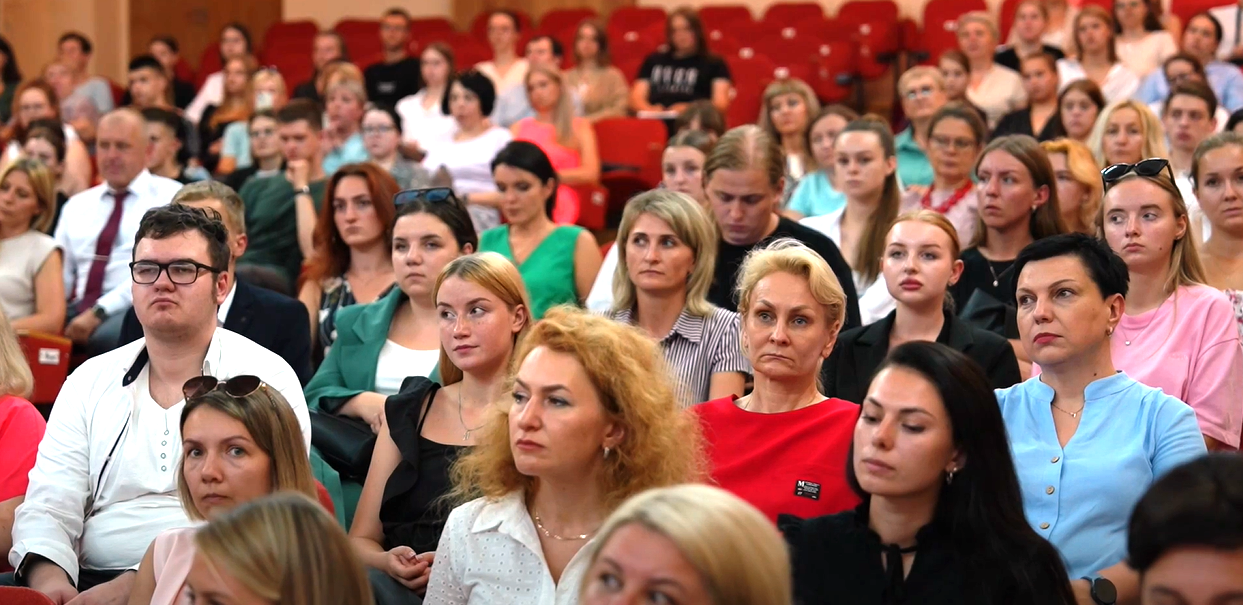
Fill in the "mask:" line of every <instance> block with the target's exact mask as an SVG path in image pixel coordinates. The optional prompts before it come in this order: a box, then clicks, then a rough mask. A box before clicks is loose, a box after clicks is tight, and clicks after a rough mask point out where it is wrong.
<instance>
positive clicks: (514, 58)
mask: <svg viewBox="0 0 1243 605" xmlns="http://www.w3.org/2000/svg"><path fill="white" fill-rule="evenodd" d="M521 33H522V24H521V23H520V22H519V21H518V15H516V14H514V13H513V12H510V11H507V10H498V11H493V13H492V16H490V17H488V45H489V46H491V47H492V60H491V61H484V62H482V63H479V64H478V65H476V66H475V69H476V70H478V72H479V73H481V74H483V75H485V76H487V78H488V79H489V80H491V81H492V86H493V88H495V89H496V96H497V97H501V96H503V95H504V94H505V93H506V92H508V91H509V89H511V88H515V87H519V86H522V83H523V81H524V80H526V77H527V68H528V67H530V65H529V64H528V63H527V60H526V59H524V58H522V57H519V56H518V36H519V35H520V34H521ZM445 113H449V112H447V111H446V112H445ZM491 113H492V112H490V111H489V112H486V114H488V115H490V114H491Z"/></svg>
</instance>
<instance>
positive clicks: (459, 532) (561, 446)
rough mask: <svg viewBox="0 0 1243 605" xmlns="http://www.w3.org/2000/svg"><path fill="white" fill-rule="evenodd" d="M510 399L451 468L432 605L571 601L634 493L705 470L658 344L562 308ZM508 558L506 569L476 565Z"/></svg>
mask: <svg viewBox="0 0 1243 605" xmlns="http://www.w3.org/2000/svg"><path fill="white" fill-rule="evenodd" d="M515 359H516V360H518V366H517V368H518V369H517V371H516V373H515V374H514V376H513V379H512V387H511V388H510V393H509V396H510V397H511V401H512V402H511V403H508V404H506V405H504V406H503V407H504V408H505V409H503V410H498V411H497V413H495V414H494V415H493V417H492V419H491V420H490V421H489V422H488V424H487V425H486V427H485V428H484V429H482V431H483V434H482V435H481V437H480V439H479V442H478V445H476V446H475V448H474V449H473V450H472V451H471V452H470V453H468V454H466V455H464V456H463V457H461V458H459V459H458V461H457V463H456V464H455V465H454V468H453V483H454V490H453V492H452V493H451V495H450V497H451V498H454V499H455V500H457V501H466V500H470V499H471V498H473V500H470V501H468V502H466V503H465V504H463V505H462V506H459V507H458V508H456V509H454V510H453V512H452V513H450V514H449V520H448V522H447V523H446V524H445V529H444V533H443V534H442V535H441V538H440V545H439V546H438V548H437V549H436V555H435V564H434V566H433V567H432V575H431V580H430V582H429V584H428V588H427V597H426V602H427V603H429V604H437V603H501V602H514V599H515V598H516V595H519V594H521V595H523V602H524V603H535V604H547V605H552V604H554V603H570V602H573V601H574V600H575V598H576V595H577V594H578V592H579V584H580V583H581V581H582V578H583V575H584V572H585V571H586V568H587V565H588V563H589V562H588V559H589V556H590V549H588V548H584V547H586V546H590V545H591V544H592V543H593V541H594V538H595V535H596V533H597V532H598V531H599V530H600V527H601V526H602V525H603V523H604V520H605V518H607V517H608V516H609V514H610V513H611V512H613V510H614V509H616V508H617V507H618V506H620V505H621V503H622V502H623V501H625V500H626V499H627V498H629V497H630V496H633V495H635V494H637V493H639V492H641V491H644V490H646V489H649V488H653V487H662V486H667V485H674V484H678V483H684V482H688V481H695V480H697V479H699V478H700V476H701V473H700V464H701V463H700V460H701V458H700V439H699V435H698V430H697V427H696V426H695V423H694V422H693V419H692V418H690V417H689V416H687V415H684V414H682V413H681V412H680V407H679V406H678V404H677V401H676V400H675V398H674V394H673V385H672V384H671V381H670V378H669V374H668V370H667V368H666V365H665V362H664V359H663V357H662V355H661V352H660V349H659V348H658V347H657V346H656V343H655V342H653V341H652V340H650V339H648V338H647V337H645V336H644V335H643V334H641V333H640V332H639V331H638V330H636V329H634V328H630V327H626V326H622V325H620V324H618V323H616V322H613V321H612V320H610V319H607V318H604V317H599V316H595V315H589V314H587V313H585V312H582V311H578V310H575V309H570V308H567V307H557V308H554V309H553V310H551V311H550V312H549V313H548V314H547V315H545V316H544V318H543V320H542V321H540V322H539V323H537V324H535V326H534V327H532V329H531V332H530V333H529V334H528V335H527V337H526V338H525V339H524V340H523V342H522V345H521V346H520V347H519V349H518V352H517V354H516V356H515ZM485 561H495V562H501V561H503V562H505V565H504V566H503V567H498V566H494V565H481V564H480V562H485Z"/></svg>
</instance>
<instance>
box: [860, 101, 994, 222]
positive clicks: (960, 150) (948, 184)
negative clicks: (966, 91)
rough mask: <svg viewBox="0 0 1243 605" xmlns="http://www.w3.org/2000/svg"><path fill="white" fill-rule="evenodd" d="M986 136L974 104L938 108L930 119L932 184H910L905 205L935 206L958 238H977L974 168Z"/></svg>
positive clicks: (903, 196) (929, 138)
mask: <svg viewBox="0 0 1243 605" xmlns="http://www.w3.org/2000/svg"><path fill="white" fill-rule="evenodd" d="M987 138H988V125H987V124H985V123H984V120H983V119H981V118H980V116H979V114H978V113H976V112H975V111H974V110H972V109H971V107H969V106H967V105H963V104H961V103H950V104H947V105H945V106H943V107H941V108H940V109H938V110H937V111H936V113H934V114H932V118H931V119H930V120H929V121H928V152H929V153H928V157H929V160H930V161H931V163H932V184H931V185H930V186H928V187H910V188H908V189H907V190H906V193H904V194H902V208H903V209H904V210H914V209H916V208H925V209H928V210H935V211H936V212H937V213H939V214H943V215H945V217H946V218H948V219H949V221H950V223H952V224H953V225H954V228H955V229H957V230H958V241H962V242H969V241H972V240H973V239H975V234H976V221H977V219H976V216H977V214H978V213H977V207H978V205H979V195H978V191H977V188H976V184H975V183H974V182H972V180H971V177H972V174H971V171H972V164H973V163H974V162H975V161H976V159H977V158H979V157H980V156H979V154H980V149H981V148H982V147H983V146H984V143H985V140H986V139H987ZM895 216H896V215H895ZM878 228H881V229H883V228H884V226H881V227H878Z"/></svg>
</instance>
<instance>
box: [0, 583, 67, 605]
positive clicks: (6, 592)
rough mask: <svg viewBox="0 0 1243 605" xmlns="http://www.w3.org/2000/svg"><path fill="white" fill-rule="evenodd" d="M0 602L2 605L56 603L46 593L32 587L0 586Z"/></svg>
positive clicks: (46, 604) (47, 604) (50, 604)
mask: <svg viewBox="0 0 1243 605" xmlns="http://www.w3.org/2000/svg"><path fill="white" fill-rule="evenodd" d="M0 603H4V605H56V602H55V601H53V600H52V599H50V598H48V597H47V595H44V594H43V593H41V592H39V591H37V590H35V589H33V588H17V587H13V586H3V587H0Z"/></svg>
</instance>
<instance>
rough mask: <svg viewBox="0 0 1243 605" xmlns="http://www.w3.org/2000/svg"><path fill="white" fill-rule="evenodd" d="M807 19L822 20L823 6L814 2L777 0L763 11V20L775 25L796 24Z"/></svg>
mask: <svg viewBox="0 0 1243 605" xmlns="http://www.w3.org/2000/svg"><path fill="white" fill-rule="evenodd" d="M808 20H821V21H822V20H824V7H822V6H820V4H819V3H816V2H778V3H777V4H773V5H771V6H769V7H768V10H765V11H764V19H763V21H764V22H766V23H774V24H777V25H781V26H785V25H796V24H799V23H803V22H806V21H808Z"/></svg>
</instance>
